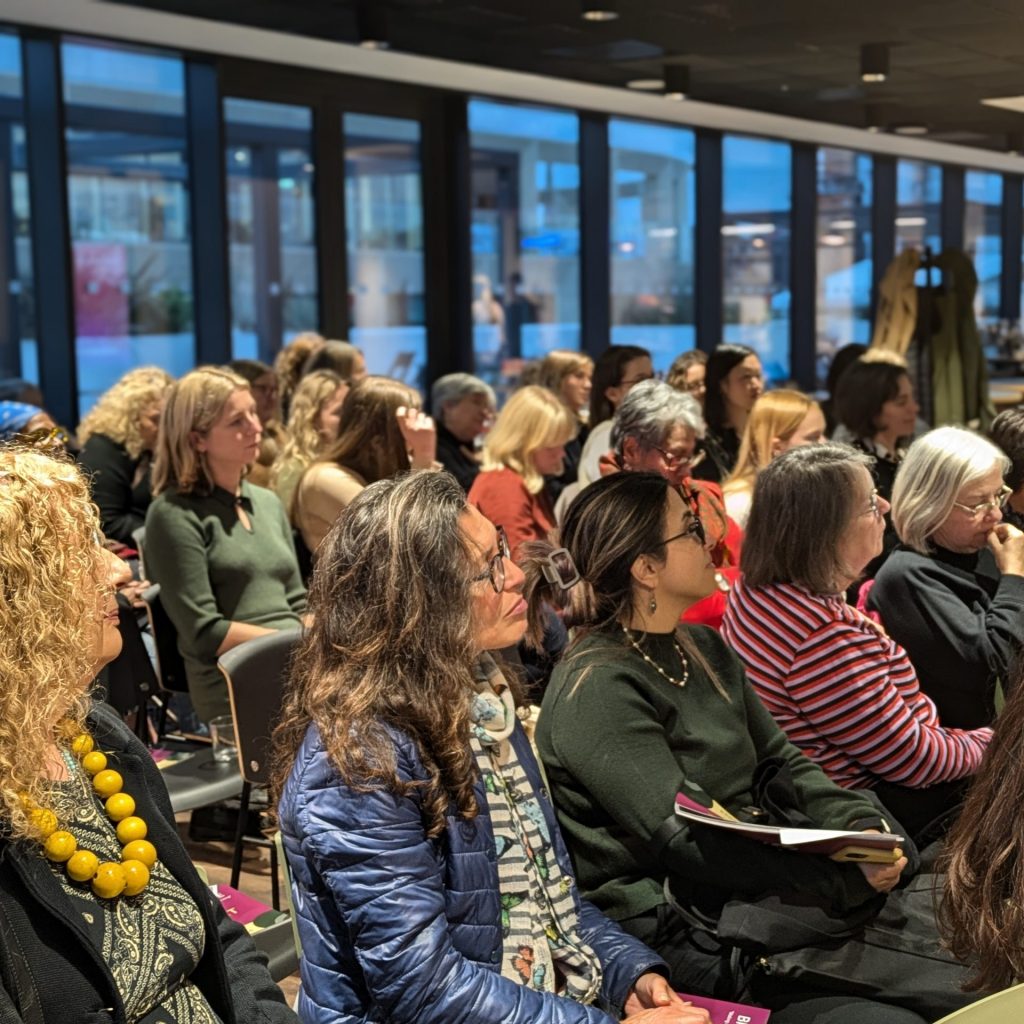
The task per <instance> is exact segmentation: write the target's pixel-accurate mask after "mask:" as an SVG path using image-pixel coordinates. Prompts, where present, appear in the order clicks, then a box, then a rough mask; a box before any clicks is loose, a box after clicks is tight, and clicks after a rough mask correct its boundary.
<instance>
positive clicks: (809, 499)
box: [743, 441, 874, 594]
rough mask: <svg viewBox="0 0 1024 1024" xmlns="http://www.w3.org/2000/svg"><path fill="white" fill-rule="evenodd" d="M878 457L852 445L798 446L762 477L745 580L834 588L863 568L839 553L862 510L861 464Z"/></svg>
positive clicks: (746, 547) (822, 590)
mask: <svg viewBox="0 0 1024 1024" xmlns="http://www.w3.org/2000/svg"><path fill="white" fill-rule="evenodd" d="M873 462H874V460H873V459H872V458H871V456H870V455H865V454H864V453H863V452H858V451H857V450H856V449H854V448H851V447H850V446H849V445H845V444H836V443H835V442H834V441H833V442H828V443H826V444H810V445H806V446H805V447H801V448H791V449H790V450H789V451H788V452H784V453H783V454H782V455H780V456H779V457H778V458H777V459H773V460H772V461H771V462H770V463H769V464H768V465H767V466H765V468H764V469H762V470H761V472H760V473H758V474H757V480H756V482H755V483H754V497H753V501H752V503H751V506H750V519H749V521H748V522H747V532H746V536H745V537H744V540H743V579H744V582H745V583H746V584H747V586H750V587H769V586H772V585H773V584H776V583H796V584H799V585H800V586H802V587H806V588H807V589H808V590H809V591H811V593H814V594H834V593H835V592H836V591H837V590H838V589H839V588H840V587H841V586H845V582H844V581H845V580H848V579H849V578H850V577H851V576H855V575H856V573H855V572H854V571H853V570H852V568H851V567H849V566H847V565H844V564H843V561H842V559H841V558H840V557H839V542H840V540H841V539H842V537H843V534H844V533H846V531H847V530H848V529H849V526H850V521H851V519H852V517H853V516H855V515H856V514H857V511H858V510H857V508H856V507H855V502H856V500H857V498H856V488H855V486H854V484H855V482H856V476H857V470H858V468H859V467H864V468H865V469H868V470H870V468H871V466H872V464H873Z"/></svg>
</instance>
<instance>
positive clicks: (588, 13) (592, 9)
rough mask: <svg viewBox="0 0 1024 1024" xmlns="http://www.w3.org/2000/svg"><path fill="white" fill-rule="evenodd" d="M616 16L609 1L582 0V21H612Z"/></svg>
mask: <svg viewBox="0 0 1024 1024" xmlns="http://www.w3.org/2000/svg"><path fill="white" fill-rule="evenodd" d="M618 16H619V12H618V11H617V10H615V7H614V5H613V4H612V3H611V0H583V14H582V15H581V17H582V18H583V20H584V21H614V20H615V19H616V18H617V17H618Z"/></svg>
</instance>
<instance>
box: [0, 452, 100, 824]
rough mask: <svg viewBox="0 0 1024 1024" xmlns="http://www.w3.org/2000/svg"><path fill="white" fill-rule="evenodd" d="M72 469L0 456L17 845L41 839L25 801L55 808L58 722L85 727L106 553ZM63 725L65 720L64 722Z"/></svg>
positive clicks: (2, 672) (82, 484)
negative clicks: (49, 771) (52, 776)
mask: <svg viewBox="0 0 1024 1024" xmlns="http://www.w3.org/2000/svg"><path fill="white" fill-rule="evenodd" d="M101 536H102V535H101V534H100V522H99V515H98V512H97V510H96V507H95V505H93V504H92V501H91V498H90V496H89V485H88V483H87V482H86V480H85V478H84V477H83V476H82V474H81V472H80V471H79V470H78V469H77V467H75V466H74V465H73V464H72V463H70V462H68V461H65V460H63V459H58V458H54V457H51V456H49V455H45V454H43V453H42V452H40V451H39V450H38V449H29V448H18V447H13V446H12V447H4V448H0V588H2V600H0V677H2V679H3V686H0V801H2V814H3V825H4V828H5V830H6V831H7V833H8V834H9V835H10V836H11V837H12V838H15V839H19V838H28V837H32V838H38V833H37V830H36V828H35V826H34V825H33V823H32V821H31V820H30V818H29V816H28V815H27V814H26V811H25V806H24V804H23V797H27V798H28V800H29V801H30V802H31V803H33V804H35V805H38V806H40V807H45V806H49V805H50V803H51V802H52V797H51V794H50V789H51V784H50V782H49V781H48V779H47V777H46V774H45V771H44V765H45V764H46V761H47V757H46V754H47V751H48V750H50V749H51V748H52V745H53V743H54V740H55V739H57V738H59V737H60V736H65V735H66V731H62V726H61V725H60V724H59V723H61V722H62V720H67V721H70V722H71V723H72V727H71V728H72V729H73V731H75V732H81V731H82V730H83V729H84V723H85V716H86V712H87V711H88V707H89V700H88V694H87V685H88V683H89V681H90V680H91V679H92V677H93V675H94V674H95V670H96V656H95V653H94V644H95V630H96V622H97V589H98V587H99V583H100V581H104V580H105V579H106V576H107V574H106V573H105V572H104V565H105V559H106V555H105V553H104V549H103V548H102V546H101V544H100V538H101ZM65 725H66V722H65Z"/></svg>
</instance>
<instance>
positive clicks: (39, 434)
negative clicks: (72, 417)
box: [0, 401, 69, 448]
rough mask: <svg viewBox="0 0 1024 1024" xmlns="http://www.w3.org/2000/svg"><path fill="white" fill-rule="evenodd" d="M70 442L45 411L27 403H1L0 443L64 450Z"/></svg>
mask: <svg viewBox="0 0 1024 1024" xmlns="http://www.w3.org/2000/svg"><path fill="white" fill-rule="evenodd" d="M68 440H69V438H68V436H67V434H65V433H64V431H63V430H61V428H60V427H58V426H57V424H56V423H55V422H54V419H53V417H52V416H51V415H50V414H49V413H48V412H47V411H46V410H45V409H41V408H40V407H39V406H37V405H28V404H26V403H25V402H11V401H4V402H0V443H9V442H11V441H16V442H18V443H19V444H26V445H31V446H33V447H43V448H51V447H60V448H63V447H64V446H65V445H66V444H67V442H68Z"/></svg>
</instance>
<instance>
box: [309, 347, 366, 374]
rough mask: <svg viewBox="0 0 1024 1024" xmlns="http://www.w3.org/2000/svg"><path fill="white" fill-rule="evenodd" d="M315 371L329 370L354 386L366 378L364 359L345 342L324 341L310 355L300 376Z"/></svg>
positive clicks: (361, 354) (360, 352)
mask: <svg viewBox="0 0 1024 1024" xmlns="http://www.w3.org/2000/svg"><path fill="white" fill-rule="evenodd" d="M317 370H331V371H332V372H334V373H336V374H337V375H338V376H339V377H340V378H341V379H342V380H343V381H345V383H346V384H355V383H356V381H360V380H362V379H363V378H364V377H365V376H366V359H365V358H364V357H363V353H362V351H361V350H360V349H358V348H356V346H355V345H350V344H349V343H348V342H347V341H325V342H324V343H323V344H322V345H320V346H319V347H318V348H316V349H314V350H313V351H312V352H311V353H310V355H309V358H308V359H307V360H306V362H305V363H304V364H303V367H302V376H303V377H305V376H306V374H308V373H315V372H316V371H317Z"/></svg>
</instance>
